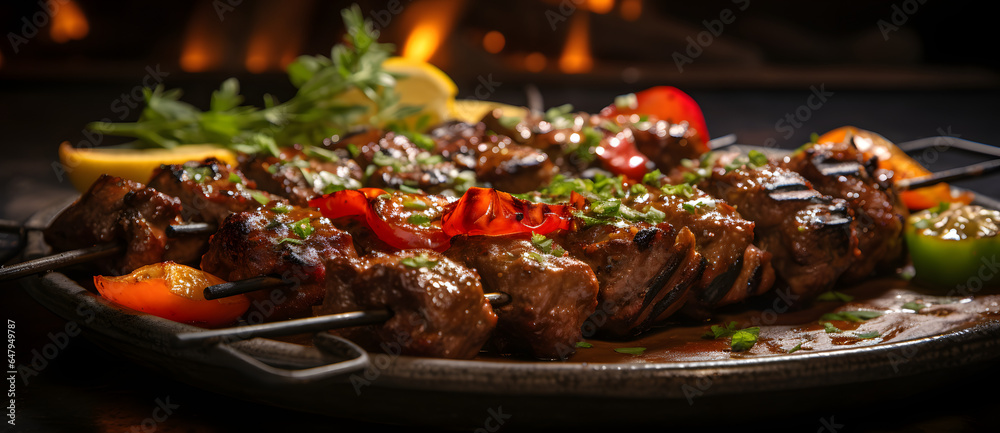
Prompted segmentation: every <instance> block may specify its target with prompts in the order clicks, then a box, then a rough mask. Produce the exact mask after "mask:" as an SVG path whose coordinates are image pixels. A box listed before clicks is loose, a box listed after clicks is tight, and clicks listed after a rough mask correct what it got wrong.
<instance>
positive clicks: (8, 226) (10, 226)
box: [0, 220, 22, 233]
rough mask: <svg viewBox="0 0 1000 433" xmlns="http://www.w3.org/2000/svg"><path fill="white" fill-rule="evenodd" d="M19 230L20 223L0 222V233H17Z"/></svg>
mask: <svg viewBox="0 0 1000 433" xmlns="http://www.w3.org/2000/svg"><path fill="white" fill-rule="evenodd" d="M21 228H22V227H21V223H19V222H17V221H11V220H0V232H10V233H17V232H19V231H21Z"/></svg>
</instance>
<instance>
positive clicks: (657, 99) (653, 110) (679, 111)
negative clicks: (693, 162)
mask: <svg viewBox="0 0 1000 433" xmlns="http://www.w3.org/2000/svg"><path fill="white" fill-rule="evenodd" d="M628 99H629V98H625V100H626V104H627V103H629V102H632V103H631V104H629V105H626V104H611V105H609V106H607V107H605V108H604V109H603V110H601V115H602V116H604V117H607V118H610V119H614V118H615V117H616V116H618V115H625V116H628V115H632V114H638V115H647V116H649V117H651V118H655V119H659V120H666V121H668V122H670V123H681V122H685V121H686V122H687V123H688V126H689V127H690V128H691V129H693V130H694V134H695V137H694V141H695V142H697V143H701V145H702V146H705V149H704V151H706V152H707V151H708V146H707V144H705V143H707V142H708V137H709V135H708V127H706V126H705V115H704V114H702V112H701V107H699V106H698V103H697V102H694V99H692V98H691V97H690V96H688V94H687V93H684V92H682V91H681V90H680V89H678V88H676V87H672V86H656V87H650V88H649V89H646V90H643V91H641V92H636V93H635V99H634V100H633V101H628ZM619 105H621V106H619Z"/></svg>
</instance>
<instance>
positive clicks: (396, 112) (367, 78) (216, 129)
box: [87, 5, 418, 155]
mask: <svg viewBox="0 0 1000 433" xmlns="http://www.w3.org/2000/svg"><path fill="white" fill-rule="evenodd" d="M341 15H342V16H343V20H344V24H345V26H346V28H347V31H346V34H345V36H344V40H343V43H342V44H338V45H336V46H334V47H333V49H332V50H331V52H330V57H324V56H300V57H299V58H298V59H296V60H295V61H294V62H292V63H291V64H290V65H288V78H289V80H290V81H291V82H292V85H294V86H295V87H297V88H298V91H297V93H296V94H295V96H293V97H292V98H291V99H289V100H288V101H285V102H281V103H279V102H278V101H277V100H276V99H275V98H274V97H273V96H270V95H266V96H265V98H264V107H263V108H257V107H253V106H247V105H241V104H243V97H242V96H241V95H240V94H239V91H240V88H239V82H238V81H237V80H236V79H235V78H230V79H228V80H226V81H224V82H223V83H222V85H221V86H220V88H219V90H217V91H215V92H214V93H213V94H212V99H211V103H210V107H209V109H208V111H201V110H200V109H198V108H196V107H194V106H193V105H190V104H188V103H186V102H181V101H180V96H181V92H180V91H179V90H176V89H174V90H169V91H167V90H164V88H163V86H162V85H161V86H157V87H156V88H154V89H145V90H144V91H143V92H144V95H145V101H146V107H145V108H144V109H143V111H142V114H141V115H140V116H139V120H138V121H137V122H135V123H109V122H94V123H91V124H89V125H88V126H87V127H88V128H89V129H90V130H93V131H97V132H100V133H104V134H108V135H118V136H126V137H133V138H135V139H136V141H135V142H134V144H135V145H136V146H139V147H165V148H173V147H176V146H177V145H180V144H189V143H190V144H194V143H217V144H219V145H222V146H225V147H228V148H230V149H233V150H236V151H240V152H246V153H270V154H272V155H276V154H277V146H276V143H319V142H321V141H322V140H323V139H324V138H326V137H330V136H333V135H338V134H342V133H343V132H345V131H347V130H348V129H349V128H350V127H352V126H356V125H358V124H359V122H360V121H361V120H362V119H363V117H362V116H364V115H366V114H368V115H369V116H368V117H367V118H368V119H369V120H368V122H369V123H371V124H375V125H380V126H381V125H388V124H391V123H393V122H397V121H400V119H402V118H404V117H406V116H408V115H410V114H412V113H415V112H416V111H418V108H417V107H411V106H404V105H402V104H400V103H399V95H398V94H397V93H396V91H395V82H396V79H395V77H393V76H392V75H391V74H390V73H388V72H386V71H384V70H383V69H382V63H383V61H384V60H385V59H386V58H388V57H389V56H390V55H392V52H393V51H394V47H393V46H392V45H390V44H382V43H378V41H377V38H378V32H377V31H375V30H374V26H373V25H372V23H371V21H366V20H365V19H364V15H363V14H362V12H361V8H360V7H358V6H357V5H354V6H352V7H351V8H349V9H345V10H343V11H342V12H341ZM351 89H357V90H359V91H360V93H361V94H363V95H365V96H366V97H367V98H368V99H370V100H371V101H372V102H374V112H373V113H372V112H370V109H369V108H367V107H365V106H363V105H345V104H344V103H343V102H341V101H340V99H339V98H340V97H341V95H343V94H344V93H346V92H347V91H349V90H351Z"/></svg>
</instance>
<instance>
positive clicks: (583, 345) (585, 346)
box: [576, 341, 594, 349]
mask: <svg viewBox="0 0 1000 433" xmlns="http://www.w3.org/2000/svg"><path fill="white" fill-rule="evenodd" d="M576 347H579V348H581V349H589V348H591V347H594V345H593V344H590V343H588V342H586V341H577V342H576Z"/></svg>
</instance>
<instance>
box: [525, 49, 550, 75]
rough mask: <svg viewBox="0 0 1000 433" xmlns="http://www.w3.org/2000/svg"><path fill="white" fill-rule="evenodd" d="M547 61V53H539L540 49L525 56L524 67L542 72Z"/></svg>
mask: <svg viewBox="0 0 1000 433" xmlns="http://www.w3.org/2000/svg"><path fill="white" fill-rule="evenodd" d="M547 63H548V59H546V58H545V54H542V53H539V52H538V51H535V52H532V53H529V54H528V55H527V56H524V68H525V69H527V70H529V71H531V72H542V70H544V69H545V65H546V64H547Z"/></svg>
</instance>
